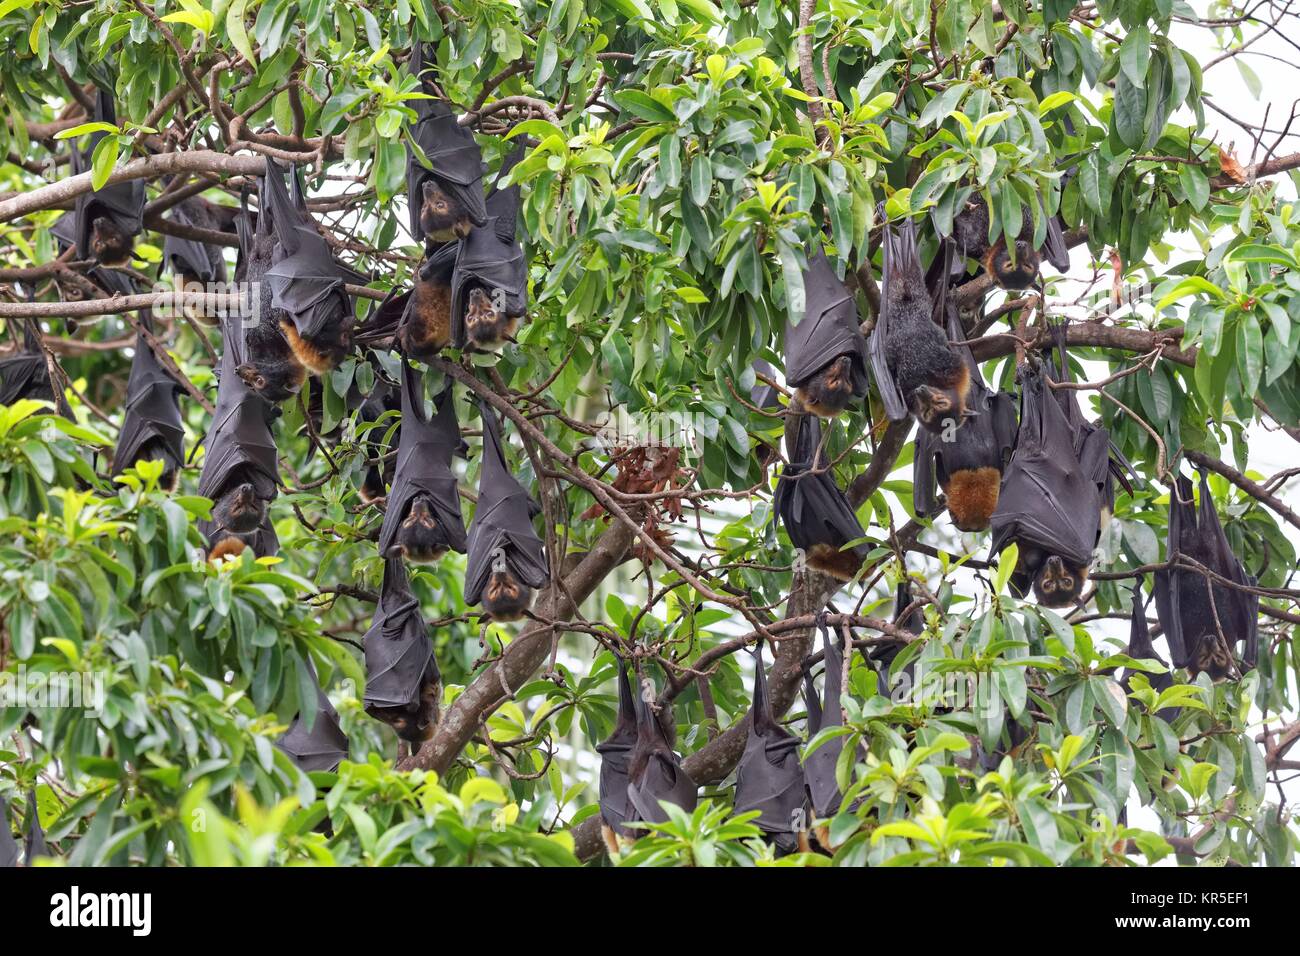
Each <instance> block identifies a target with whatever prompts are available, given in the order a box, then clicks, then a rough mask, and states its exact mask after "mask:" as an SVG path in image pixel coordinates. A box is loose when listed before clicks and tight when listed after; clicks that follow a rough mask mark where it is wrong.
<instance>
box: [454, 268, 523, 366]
mask: <svg viewBox="0 0 1300 956" xmlns="http://www.w3.org/2000/svg"><path fill="white" fill-rule="evenodd" d="M497 298H498V296H496V295H494V294H493V293H492V292H489V291H488V290H487V289H485V288H483V287H482V286H477V285H476V286H474V287H473V288H472V289H470V290H469V297H468V301H467V303H466V306H465V335H466V336H467V338H468V339H469V346H470V348H472V349H475V350H476V351H479V352H495V351H497V350H498V349H500V348H503V347H504V346H505V344H506V343H507V342H513V341H515V333H516V332H518V331H519V322H520V318H521V317H520V316H518V315H507V314H506V312H505V310H504V309H502V308H500V307H498V305H497V302H496V300H497Z"/></svg>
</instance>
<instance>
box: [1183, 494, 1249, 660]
mask: <svg viewBox="0 0 1300 956" xmlns="http://www.w3.org/2000/svg"><path fill="white" fill-rule="evenodd" d="M1200 491H1201V503H1200V509H1199V516H1200V520H1199V522H1198V524H1199V529H1200V533H1201V535H1203V536H1204V537H1205V539H1206V541H1207V544H1208V545H1209V551H1210V553H1211V554H1212V555H1214V562H1215V564H1216V567H1215V568H1214V570H1215V571H1217V572H1218V573H1219V574H1221V575H1223V576H1224V577H1225V578H1227V579H1228V580H1229V581H1232V582H1233V583H1234V584H1239V585H1242V586H1244V587H1254V586H1255V585H1256V584H1258V583H1259V582H1258V581H1257V580H1256V579H1255V578H1254V577H1252V576H1251V575H1248V574H1247V573H1246V569H1245V567H1244V566H1243V565H1242V563H1241V559H1240V558H1238V557H1237V556H1236V554H1234V553H1233V551H1232V545H1231V544H1229V542H1228V535H1227V533H1226V532H1225V531H1224V530H1223V523H1222V522H1221V521H1220V520H1219V513H1218V512H1217V511H1216V510H1215V508H1214V498H1213V497H1212V496H1211V495H1210V486H1209V484H1208V482H1207V481H1206V477H1205V472H1201V473H1200ZM1214 594H1215V601H1216V607H1217V604H1218V602H1219V599H1220V598H1219V596H1220V594H1224V595H1226V600H1227V604H1228V607H1226V608H1224V607H1217V609H1218V612H1219V617H1220V620H1221V623H1222V624H1223V626H1224V633H1225V635H1226V636H1227V637H1228V640H1229V641H1230V642H1232V643H1236V642H1237V641H1241V642H1243V643H1244V645H1245V650H1244V652H1243V654H1242V660H1243V662H1244V663H1245V664H1246V665H1247V670H1249V669H1250V668H1252V667H1254V666H1255V664H1256V663H1257V659H1258V655H1259V595H1258V594H1252V593H1250V592H1249V591H1243V590H1240V589H1239V588H1223V589H1222V590H1219V589H1217V588H1216V590H1215V592H1214ZM1225 612H1226V618H1225Z"/></svg>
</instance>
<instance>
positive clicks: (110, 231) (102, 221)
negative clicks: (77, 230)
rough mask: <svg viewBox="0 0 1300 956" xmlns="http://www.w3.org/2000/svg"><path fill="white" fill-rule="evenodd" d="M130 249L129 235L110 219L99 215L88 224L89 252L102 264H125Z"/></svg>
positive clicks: (129, 257)
mask: <svg viewBox="0 0 1300 956" xmlns="http://www.w3.org/2000/svg"><path fill="white" fill-rule="evenodd" d="M131 251H132V246H131V237H130V236H128V235H127V234H126V233H125V232H123V231H122V229H121V228H120V227H119V226H118V224H117V223H115V222H114V221H113V220H112V219H110V218H108V217H107V216H100V217H99V218H98V219H96V220H95V221H94V222H92V223H91V224H90V252H91V255H93V256H94V257H95V259H97V260H98V261H99V262H100V263H102V264H103V265H106V266H121V265H126V263H127V262H128V261H130V259H131Z"/></svg>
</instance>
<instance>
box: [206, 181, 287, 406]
mask: <svg viewBox="0 0 1300 956" xmlns="http://www.w3.org/2000/svg"><path fill="white" fill-rule="evenodd" d="M259 182H262V183H264V182H265V178H263V179H260V180H259ZM268 191H269V188H268V187H266V186H262V187H261V188H260V190H259V194H260V195H261V196H263V197H265V196H266V194H267V192H268ZM263 203H264V206H263V208H262V209H261V210H259V212H258V214H257V216H256V217H254V216H253V214H252V213H250V212H249V210H248V195H247V193H246V192H245V194H244V195H243V196H241V205H242V212H241V213H240V214H239V216H238V217H237V218H236V220H235V226H236V234H237V235H238V236H239V261H238V262H237V263H236V265H235V281H236V282H238V283H241V284H243V285H246V286H247V287H248V288H250V289H252V290H253V292H254V295H255V296H256V298H255V299H254V300H253V302H252V310H253V311H252V312H251V314H248V315H243V314H241V315H240V316H239V321H238V322H237V323H235V324H234V325H230V326H227V327H226V328H227V329H228V330H232V331H231V334H234V335H239V336H240V340H241V342H242V343H243V348H242V353H243V355H244V358H243V360H242V361H241V362H240V364H239V366H238V367H237V368H236V369H235V371H236V373H237V374H238V375H239V377H240V379H241V380H242V381H243V382H244V384H245V385H247V386H248V387H249V388H251V389H252V390H253V391H254V392H256V393H257V394H258V395H260V396H261V397H262V398H263V399H265V400H266V401H268V402H271V403H274V404H278V403H280V402H283V401H287V400H288V399H290V398H292V397H293V396H295V395H297V394H298V393H299V392H300V391H302V386H303V383H304V382H305V381H306V380H307V369H306V368H305V367H304V366H303V364H302V362H300V361H299V360H298V357H297V356H296V355H295V354H294V352H293V349H291V348H290V347H289V341H288V339H286V338H285V337H284V333H283V332H281V331H280V323H281V321H282V318H283V313H282V312H280V310H278V309H277V308H276V307H275V305H274V303H273V297H272V294H271V283H270V280H269V279H267V272H268V271H269V270H270V268H271V266H272V265H273V264H274V262H275V253H276V241H275V235H274V234H273V233H272V230H271V220H272V213H271V211H270V209H269V207H268V206H266V205H265V199H264V200H263ZM241 301H242V297H241Z"/></svg>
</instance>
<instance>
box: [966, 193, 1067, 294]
mask: <svg viewBox="0 0 1300 956" xmlns="http://www.w3.org/2000/svg"><path fill="white" fill-rule="evenodd" d="M1040 202H1041V196H1040ZM1022 211H1023V222H1022V225H1021V228H1020V232H1019V234H1018V235H1017V236H1016V239H1015V243H1014V257H1013V255H1012V249H1011V248H1008V243H1007V237H1006V236H1005V235H999V236H998V238H997V241H995V242H989V230H990V223H989V207H988V203H986V202H985V201H984V198H983V197H982V196H978V195H977V196H974V197H973V198H971V199H970V200H968V201H967V202H966V204H965V206H964V207H963V208H962V209H961V211H960V212H958V213H957V215H956V217H954V219H953V223H952V238H953V240H954V241H955V242H956V246H957V251H958V252H959V253H960V256H959V257H958V258H957V259H956V260H955V261H954V263H953V266H952V269H953V272H952V273H950V274H955V275H957V276H964V275H965V274H966V259H968V258H969V259H974V260H976V261H978V262H979V263H980V265H981V266H982V267H983V269H984V271H985V272H987V273H988V274H989V275H990V276H992V277H993V281H994V282H996V283H997V284H998V285H999V286H1001V287H1002V288H1004V289H1017V290H1018V289H1027V288H1029V287H1030V286H1031V285H1033V284H1034V282H1035V281H1036V280H1037V279H1038V274H1039V270H1040V269H1041V265H1042V260H1043V259H1044V258H1046V259H1047V261H1048V262H1049V263H1051V265H1052V267H1053V268H1054V269H1056V270H1057V271H1058V272H1062V273H1064V272H1068V271H1069V269H1070V247H1069V246H1067V245H1066V243H1065V231H1064V227H1063V226H1062V223H1061V220H1060V217H1058V216H1048V217H1047V229H1046V233H1045V236H1044V239H1043V243H1042V246H1041V247H1039V248H1036V247H1035V246H1034V216H1033V213H1032V212H1031V211H1030V209H1029V207H1027V206H1025V207H1023V209H1022Z"/></svg>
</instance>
